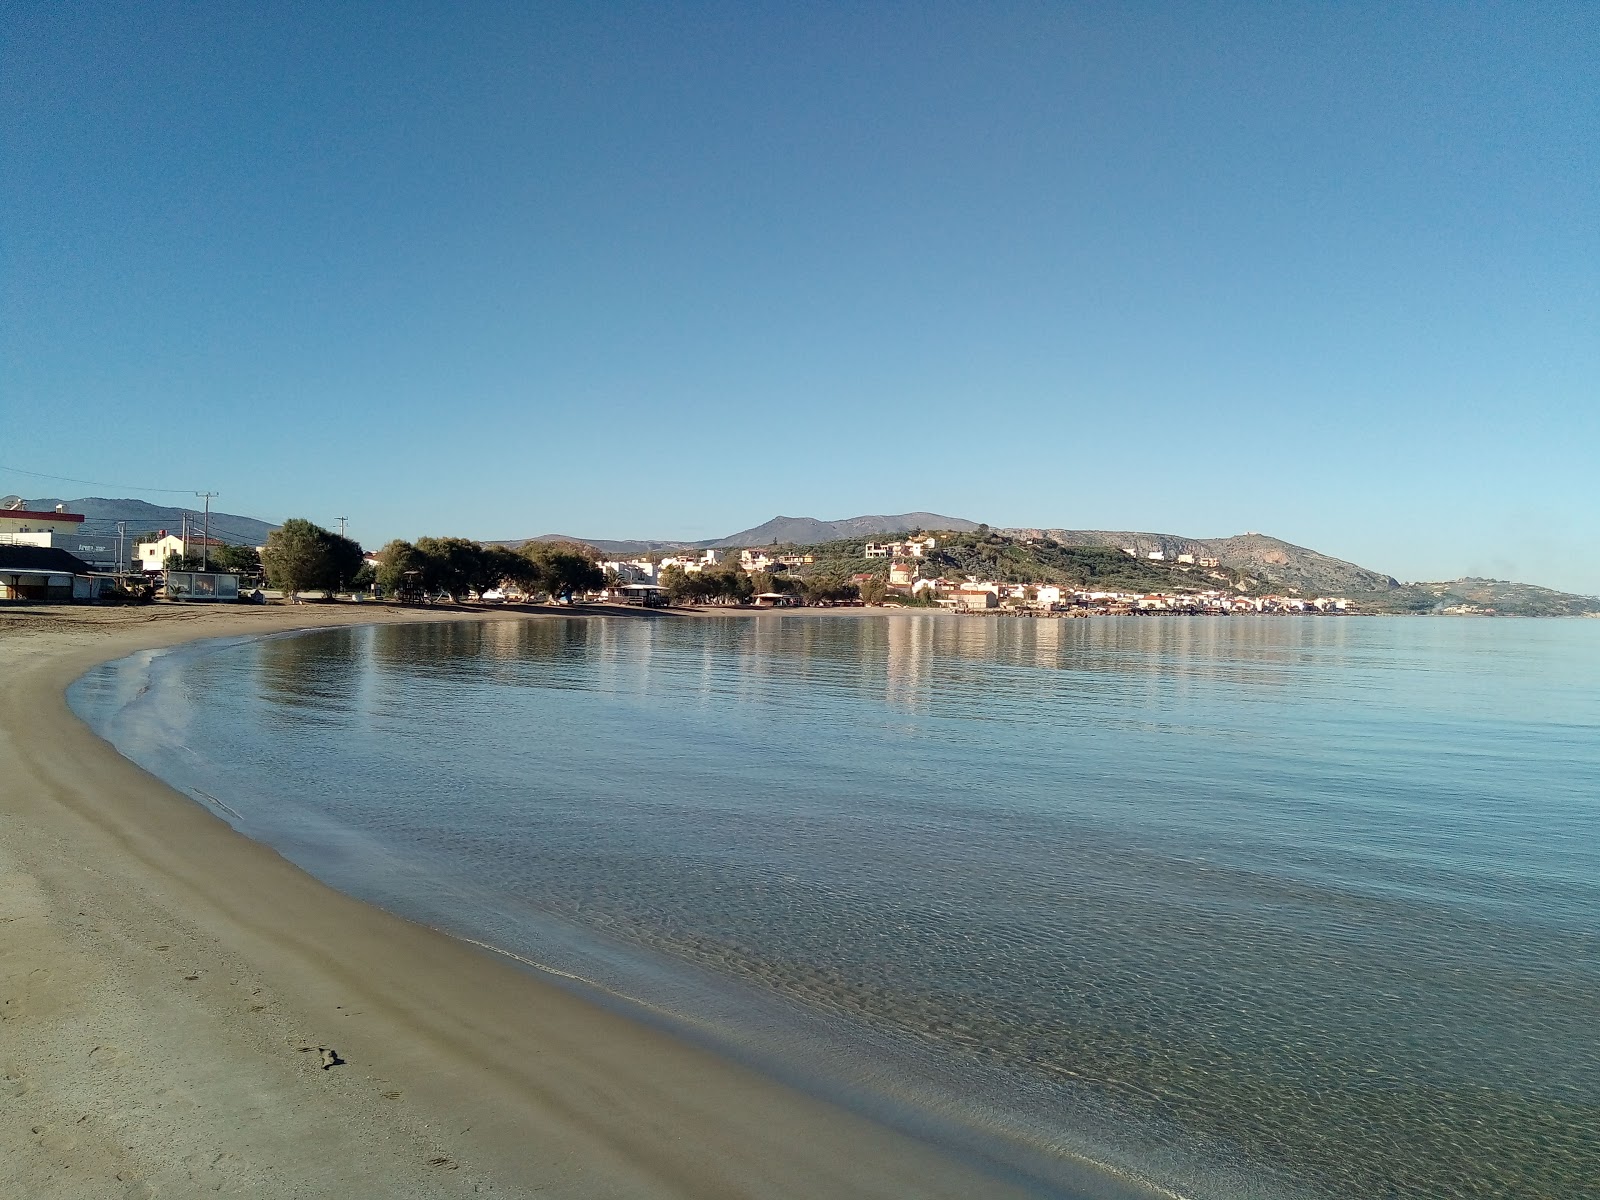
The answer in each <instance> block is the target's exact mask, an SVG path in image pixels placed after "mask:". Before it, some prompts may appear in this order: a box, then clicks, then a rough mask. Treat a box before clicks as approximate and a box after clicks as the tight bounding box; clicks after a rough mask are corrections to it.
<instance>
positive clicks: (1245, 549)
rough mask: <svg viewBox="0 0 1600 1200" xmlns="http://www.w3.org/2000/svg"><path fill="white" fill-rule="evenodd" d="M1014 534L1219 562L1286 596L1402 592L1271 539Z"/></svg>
mask: <svg viewBox="0 0 1600 1200" xmlns="http://www.w3.org/2000/svg"><path fill="white" fill-rule="evenodd" d="M1009 532H1011V533H1014V534H1019V535H1022V536H1032V537H1037V538H1049V539H1050V540H1051V541H1054V542H1058V543H1060V544H1061V545H1063V546H1085V547H1087V546H1115V547H1117V548H1119V549H1123V550H1132V551H1133V552H1134V553H1135V554H1136V555H1137V556H1138V557H1140V558H1146V557H1148V556H1149V555H1150V554H1152V553H1155V552H1160V553H1161V555H1162V557H1163V558H1164V559H1166V560H1167V561H1169V562H1170V561H1173V560H1175V559H1176V558H1177V557H1178V555H1180V554H1192V555H1194V556H1195V557H1196V558H1215V559H1218V560H1219V561H1220V562H1221V563H1222V565H1223V566H1225V567H1231V568H1232V569H1234V570H1236V571H1239V572H1241V573H1242V574H1244V575H1246V576H1249V577H1250V578H1253V579H1256V580H1258V581H1260V582H1262V583H1270V584H1272V585H1273V586H1275V587H1277V588H1279V589H1281V590H1283V591H1294V592H1300V593H1304V594H1317V595H1325V596H1326V595H1339V594H1341V593H1346V592H1384V591H1389V590H1391V589H1393V588H1398V587H1399V586H1400V584H1399V582H1398V581H1397V580H1395V579H1393V578H1392V577H1390V576H1388V575H1385V574H1383V573H1382V572H1379V571H1373V570H1370V569H1369V568H1367V567H1362V566H1358V565H1356V564H1355V563H1350V562H1345V561H1344V560H1343V559H1342V558H1333V557H1331V556H1329V555H1326V554H1319V553H1317V552H1316V551H1315V550H1308V549H1306V547H1304V546H1296V545H1295V544H1294V543H1293V542H1285V541H1282V540H1281V539H1279V538H1275V537H1268V536H1267V535H1266V534H1264V533H1241V534H1239V535H1237V536H1235V537H1224V538H1192V537H1183V536H1181V535H1179V534H1175V533H1137V532H1133V531H1129V530H1123V531H1113V530H1105V529H1026V530H1011V531H1009Z"/></svg>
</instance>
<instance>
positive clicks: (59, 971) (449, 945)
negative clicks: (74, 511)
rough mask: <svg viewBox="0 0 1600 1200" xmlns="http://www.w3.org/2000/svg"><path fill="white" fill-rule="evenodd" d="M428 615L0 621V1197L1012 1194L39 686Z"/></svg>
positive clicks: (54, 613)
mask: <svg viewBox="0 0 1600 1200" xmlns="http://www.w3.org/2000/svg"><path fill="white" fill-rule="evenodd" d="M442 615H443V614H440V613H438V612H433V611H427V610H423V611H420V612H419V611H416V610H401V609H386V608H382V607H380V606H375V605H365V606H359V607H358V606H351V605H326V606H324V605H304V606H296V607H292V608H291V607H277V606H274V607H268V608H264V609H240V608H233V607H229V608H220V607H219V608H201V607H192V608H181V607H176V606H174V607H166V606H157V607H153V608H144V609H109V610H96V609H81V610H80V609H59V610H50V609H18V610H12V611H6V612H0V1196H5V1197H13V1196H14V1197H30V1198H33V1200H94V1198H98V1197H114V1198H116V1200H130V1198H143V1197H155V1196H167V1197H191V1196H203V1195H204V1196H209V1195H223V1196H259V1197H299V1196H308V1197H309V1196H318V1197H322V1196H326V1197H346V1198H353V1197H386V1198H387V1197H412V1196H456V1195H499V1196H525V1195H526V1196H534V1195H537V1196H540V1197H584V1198H587V1197H652V1198H653V1197H696V1198H701V1197H704V1198H715V1197H806V1198H808V1200H809V1198H827V1197H840V1198H848V1197H883V1198H886V1200H887V1198H890V1197H897V1198H898V1197H974V1196H995V1197H1004V1196H1008V1195H1013V1194H1019V1193H1013V1192H1011V1191H1010V1190H1009V1189H1007V1188H1006V1187H1005V1186H1003V1185H1001V1184H998V1183H996V1182H995V1181H994V1180H992V1179H988V1178H984V1177H982V1176H979V1175H977V1174H976V1173H974V1172H972V1171H970V1170H969V1169H968V1168H967V1167H965V1166H964V1165H962V1164H961V1163H959V1162H955V1161H952V1160H949V1159H947V1158H946V1157H944V1156H943V1155H941V1154H940V1153H939V1152H938V1151H937V1150H935V1149H933V1148H931V1147H928V1146H926V1145H923V1144H920V1143H917V1142H915V1141H913V1140H911V1139H909V1138H906V1137H903V1136H901V1135H899V1134H897V1133H894V1132H892V1131H890V1130H887V1129H885V1128H883V1127H880V1126H878V1125H875V1124H873V1123H872V1122H870V1121H868V1120H866V1119H863V1118H861V1117H858V1116H855V1115H852V1114H850V1113H847V1112H845V1111H843V1110H840V1109H837V1108H834V1107H832V1106H830V1105H828V1104H826V1103H824V1102H822V1101H819V1100H816V1099H813V1098H810V1097H808V1096H805V1095H803V1094H801V1093H798V1092H796V1091H793V1090H791V1089H789V1088H786V1087H785V1086H783V1085H782V1084H780V1083H777V1082H774V1081H772V1080H769V1079H767V1078H765V1077H763V1076H761V1075H759V1074H756V1073H754V1072H752V1071H749V1070H746V1069H744V1068H742V1067H740V1066H738V1065H736V1064H732V1063H729V1062H727V1061H724V1060H722V1059H720V1058H717V1057H716V1056H714V1055H712V1054H709V1053H707V1052H705V1051H703V1050H700V1049H698V1048H696V1047H693V1046H689V1045H686V1044H684V1043H682V1042H679V1041H677V1040H675V1039H673V1038H671V1037H670V1036H668V1035H666V1034H664V1033H662V1032H659V1031H657V1030H654V1029H651V1028H649V1027H646V1026H642V1025H639V1024H635V1023H633V1022H631V1021H629V1020H627V1019H626V1018H624V1017H622V1016H618V1015H616V1014H614V1013H610V1012H607V1011H604V1010H601V1009H598V1008H596V1007H594V1006H593V1005H591V1004H589V1003H587V1002H586V1001H584V1000H582V999H580V998H578V997H575V996H573V995H570V994H568V993H566V992H564V991H562V990H561V989H559V988H558V987H555V986H552V985H550V984H548V983H546V982H544V981H542V980H540V979H538V978H536V977H534V976H531V975H529V974H528V973H526V972H524V971H521V970H519V969H517V968H515V967H513V966H511V965H509V964H507V963H505V962H504V961H502V960H500V959H497V958H495V957H494V956H492V955H490V954H487V953H485V952H483V951H480V950H476V949H474V948H472V947H470V946H466V945H463V944H461V943H459V942H457V941H455V940H453V939H450V938H448V937H445V936H443V935H441V934H437V933H435V932H433V931H431V930H427V929H424V928H421V927H419V926H416V925H413V924H410V923H409V922H406V921H404V920H402V919H400V918H398V917H396V916H393V915H391V914H388V913H385V912H383V911H381V910H378V909H376V908H372V907H370V906H367V905H365V904H362V903H360V902H358V901H355V900H352V899H350V898H348V897H346V896H343V895H341V894H339V893H337V892H335V891H333V890H331V889H329V888H327V887H325V886H323V885H322V884H320V883H318V882H317V881H316V880H314V879H312V878H311V877H310V876H308V875H306V874H304V873H303V872H301V871H300V870H299V869H298V868H296V867H294V866H292V865H290V864H289V863H287V862H285V861H284V860H283V859H281V858H279V857H278V856H277V855H276V854H275V853H274V852H273V851H271V850H269V849H267V848H265V847H263V846H260V845H257V844H256V843H254V842H251V841H249V840H248V839H246V838H244V837H242V836H240V835H239V834H236V833H235V832H233V831H232V830H231V829H229V828H228V827H227V826H226V825H225V824H223V823H222V822H220V821H219V820H217V819H216V818H214V817H213V816H212V815H211V814H210V813H208V812H207V811H206V810H204V809H203V808H201V807H200V806H199V805H197V804H195V803H194V802H192V801H190V800H189V799H187V798H185V797H183V796H181V795H179V794H178V793H176V792H175V791H173V790H172V789H170V788H169V787H167V786H166V785H165V784H163V783H162V782H160V781H159V780H157V779H155V778H154V777H152V776H150V775H148V774H146V773H145V772H144V771H142V770H140V769H139V768H138V767H136V766H134V765H133V764H132V763H130V762H128V761H127V760H126V759H123V758H122V757H121V756H120V755H118V754H117V753H116V752H115V751H114V750H113V749H112V748H111V747H110V746H109V745H108V744H107V743H105V742H103V741H101V740H100V739H99V738H98V737H96V736H95V735H94V734H93V733H92V732H90V731H89V729H88V728H87V727H85V726H84V725H83V724H82V723H81V722H80V721H79V720H78V719H77V718H76V717H74V716H73V715H72V713H71V712H70V711H69V709H68V708H67V705H66V701H65V697H64V690H65V688H66V686H67V684H68V683H70V682H71V681H72V680H73V679H75V678H76V677H77V676H78V675H80V674H82V673H83V672H84V671H85V670H87V669H88V668H89V667H91V666H93V665H95V664H96V663H98V662H103V661H106V660H109V659H112V658H117V657H121V656H123V655H126V654H130V653H132V652H134V651H135V650H139V649H144V648H150V647H156V646H167V645H172V644H175V643H178V642H181V641H186V640H189V639H193V638H201V637H221V636H228V635H236V634H240V633H249V632H255V631H259V632H270V631H276V630H281V629H290V628H298V627H310V626H321V625H333V624H349V623H357V622H374V621H409V620H438V619H440V618H441V616H442ZM521 615H522V614H510V613H493V614H480V615H477V616H470V615H466V614H450V616H451V617H452V618H453V619H505V618H506V617H508V616H521Z"/></svg>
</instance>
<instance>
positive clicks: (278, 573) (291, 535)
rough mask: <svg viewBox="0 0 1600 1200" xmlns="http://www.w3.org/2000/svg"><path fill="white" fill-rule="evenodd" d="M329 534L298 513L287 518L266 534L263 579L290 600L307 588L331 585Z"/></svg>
mask: <svg viewBox="0 0 1600 1200" xmlns="http://www.w3.org/2000/svg"><path fill="white" fill-rule="evenodd" d="M333 536H334V535H333V534H331V533H329V532H328V531H327V530H326V529H323V528H322V527H321V526H320V525H313V524H312V523H311V522H310V521H307V520H305V519H304V518H302V517H291V518H289V520H287V521H285V522H284V523H283V524H282V525H281V526H279V527H278V528H277V529H274V530H273V531H272V532H271V533H269V534H268V535H267V545H266V548H265V549H264V550H263V551H262V552H261V565H262V567H263V568H264V569H265V570H266V572H267V581H268V582H269V583H271V584H272V586H273V587H275V588H277V589H278V590H279V591H281V592H282V593H283V594H284V595H285V596H287V597H288V598H289V599H291V600H293V599H294V598H295V597H296V596H297V595H299V594H300V593H301V592H303V591H305V590H307V589H308V588H325V587H331V586H333V585H332V582H331V581H330V575H331V573H332V565H333V564H332V554H331V542H330V540H329V539H331V538H332V537H333ZM353 573H354V572H352V574H353Z"/></svg>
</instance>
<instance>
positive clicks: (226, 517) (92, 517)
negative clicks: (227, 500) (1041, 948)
mask: <svg viewBox="0 0 1600 1200" xmlns="http://www.w3.org/2000/svg"><path fill="white" fill-rule="evenodd" d="M17 499H22V503H23V505H24V506H26V507H27V508H31V509H34V510H35V511H43V512H48V511H49V510H51V509H53V508H55V506H56V505H58V504H60V505H63V506H64V507H65V508H66V510H67V511H68V512H71V513H82V514H83V516H84V518H85V520H84V523H83V526H84V531H85V532H86V533H95V534H101V535H106V534H110V535H113V536H114V535H115V534H116V529H117V522H118V521H126V522H127V523H128V534H129V535H130V536H132V535H133V534H137V533H150V532H153V531H154V530H157V529H168V530H171V531H172V532H173V533H177V532H178V531H179V530H180V529H181V528H182V527H183V518H184V516H185V515H188V516H189V517H190V518H191V520H192V521H193V522H194V527H195V529H196V530H197V531H198V530H199V528H200V526H201V525H202V524H203V523H204V520H205V518H204V516H203V515H202V514H201V510H200V509H198V508H167V507H165V506H163V505H160V504H147V503H146V502H145V501H143V500H108V499H105V498H104V497H102V496H86V497H83V498H82V499H78V500H60V499H57V498H55V497H53V496H47V497H43V498H41V499H37V500H35V499H24V498H21V497H17V496H6V497H4V498H0V508H3V507H5V506H6V505H9V504H10V503H11V502H12V501H14V500H17ZM276 528H277V526H276V525H274V524H272V523H271V522H268V521H260V520H257V519H256V518H255V517H243V516H240V515H239V514H238V513H225V512H218V511H216V510H215V509H213V510H212V512H211V536H212V537H214V538H216V539H217V540H218V541H222V542H229V543H231V544H233V545H238V546H260V545H262V544H263V543H265V542H266V540H267V534H269V533H271V532H272V531H273V530H274V529H276Z"/></svg>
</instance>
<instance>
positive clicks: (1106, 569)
mask: <svg viewBox="0 0 1600 1200" xmlns="http://www.w3.org/2000/svg"><path fill="white" fill-rule="evenodd" d="M938 538H939V544H938V546H937V547H935V548H934V549H933V550H930V551H928V552H927V553H926V554H925V555H924V556H923V558H922V559H921V560H920V562H919V564H918V566H919V571H920V574H921V575H922V576H923V577H925V578H929V579H935V578H940V577H945V578H952V579H959V578H961V577H962V576H965V575H974V576H977V577H978V578H980V579H993V580H995V581H997V582H999V583H1057V584H1062V585H1065V586H1070V587H1074V588H1083V589H1085V590H1089V591H1129V592H1162V591H1165V592H1172V591H1205V590H1208V589H1211V588H1225V589H1232V590H1238V591H1241V592H1245V591H1250V590H1252V589H1250V587H1249V586H1248V585H1245V586H1243V587H1241V586H1240V584H1241V579H1240V576H1239V574H1238V573H1237V572H1234V571H1229V570H1227V569H1226V568H1213V569H1210V570H1205V569H1202V568H1199V567H1193V566H1189V565H1187V564H1180V563H1177V562H1173V561H1166V562H1153V561H1151V560H1149V559H1143V558H1132V557H1130V556H1129V555H1127V554H1124V553H1123V552H1122V551H1121V550H1120V549H1114V548H1112V547H1109V546H1064V545H1061V544H1060V543H1059V542H1054V541H1051V540H1049V539H1041V538H1018V537H1014V536H1012V535H1009V534H1003V533H997V532H993V531H985V532H973V533H940V534H939V535H938ZM869 540H871V539H867V538H847V539H843V540H840V541H831V542H820V543H815V544H811V545H800V546H784V547H783V549H784V551H785V552H786V553H795V554H802V555H810V556H811V557H812V558H813V559H814V560H815V561H814V562H813V563H811V564H810V565H809V566H806V567H802V568H799V569H798V571H797V572H796V574H799V575H802V576H822V577H827V578H832V579H836V580H841V581H842V580H845V579H848V578H849V577H850V576H852V575H856V574H870V575H878V576H885V575H887V574H888V571H889V564H890V560H889V559H887V558H867V557H865V553H864V552H865V549H866V544H867V542H868V541H869ZM1254 590H1257V591H1265V590H1266V589H1265V588H1259V587H1258V588H1256V589H1254Z"/></svg>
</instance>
